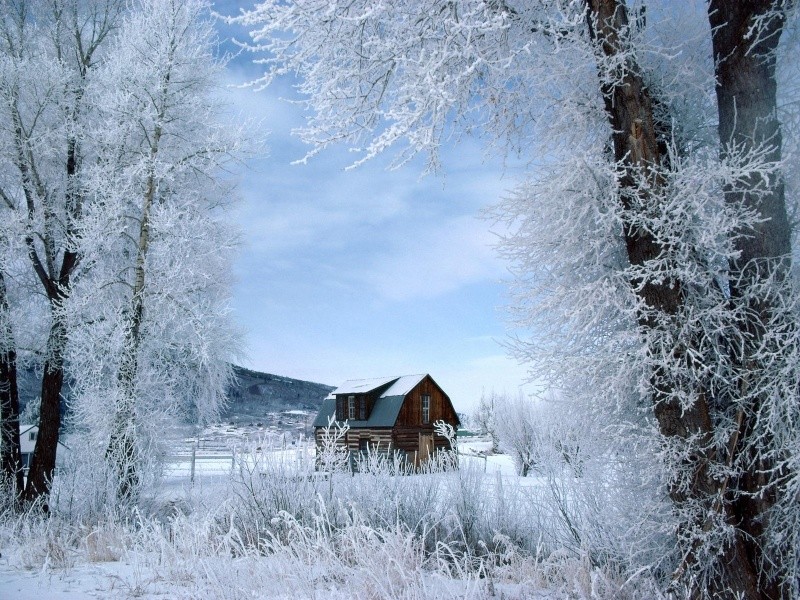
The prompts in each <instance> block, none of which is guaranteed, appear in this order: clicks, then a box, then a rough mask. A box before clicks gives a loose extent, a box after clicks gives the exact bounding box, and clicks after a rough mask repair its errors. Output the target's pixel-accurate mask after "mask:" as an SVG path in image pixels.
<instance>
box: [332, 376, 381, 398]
mask: <svg viewBox="0 0 800 600" xmlns="http://www.w3.org/2000/svg"><path fill="white" fill-rule="evenodd" d="M395 379H397V376H395V377H379V378H377V379H349V380H347V381H345V382H344V383H343V384H342V385H340V386H339V387H338V388H336V389H335V390H333V391H332V392H331V394H332V395H338V394H365V393H367V392H371V391H372V390H374V389H375V388H379V387H381V386H382V385H386V384H388V383H391V382H393V381H394V380H395Z"/></svg>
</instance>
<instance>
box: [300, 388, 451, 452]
mask: <svg viewBox="0 0 800 600" xmlns="http://www.w3.org/2000/svg"><path fill="white" fill-rule="evenodd" d="M331 418H332V419H333V421H335V422H338V423H339V424H341V423H344V422H347V424H348V425H349V427H350V428H349V430H348V432H347V436H346V439H345V441H344V443H345V444H346V445H347V448H348V450H349V451H350V454H351V456H355V455H356V453H357V452H362V453H363V452H366V451H367V449H371V450H373V451H378V452H386V453H390V452H397V453H399V454H400V456H401V458H405V459H406V460H407V461H408V462H409V463H410V464H413V465H415V466H419V465H421V464H422V463H423V462H425V461H426V460H427V459H428V457H429V456H430V455H431V454H432V453H433V452H435V451H437V450H442V449H449V447H450V445H449V442H448V440H447V438H445V437H443V436H441V435H438V434H436V432H435V431H434V425H433V424H434V423H435V422H437V421H444V422H445V423H448V424H449V425H451V426H452V427H453V429H456V428H457V427H458V425H459V422H458V416H456V411H455V409H454V408H453V403H452V402H451V401H450V397H449V396H448V395H447V394H445V393H444V391H443V390H442V388H440V387H439V385H438V384H437V383H436V382H435V381H434V380H433V377H431V376H430V375H427V374H425V375H404V376H402V377H383V378H379V379H354V380H350V381H345V382H344V383H343V384H342V385H340V386H339V387H338V388H336V389H335V390H333V392H331V394H330V395H329V396H328V397H327V398H326V399H325V400H324V401H323V403H322V407H321V408H320V411H319V413H318V414H317V418H316V419H315V420H314V436H315V439H316V443H317V446H318V447H319V446H320V444H321V436H322V435H323V433H324V428H325V427H327V426H328V423H329V420H330V419H331Z"/></svg>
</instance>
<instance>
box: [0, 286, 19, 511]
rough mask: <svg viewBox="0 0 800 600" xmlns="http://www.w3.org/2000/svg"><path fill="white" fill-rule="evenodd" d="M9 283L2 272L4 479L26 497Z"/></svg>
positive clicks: (0, 418) (0, 394)
mask: <svg viewBox="0 0 800 600" xmlns="http://www.w3.org/2000/svg"><path fill="white" fill-rule="evenodd" d="M8 312H9V307H8V300H7V296H6V283H5V278H4V277H3V273H2V271H0V427H2V432H1V433H0V445H1V446H2V449H1V450H0V455H1V456H0V468H1V469H2V471H1V472H0V473H1V474H0V477H2V478H3V479H4V480H5V481H6V482H8V483H9V484H11V486H12V493H13V494H14V495H15V497H16V496H18V495H19V494H21V493H22V487H23V478H22V454H21V453H20V444H19V391H18V388H17V352H16V349H15V344H14V336H13V333H12V331H11V324H10V323H9V322H8V316H9V315H8Z"/></svg>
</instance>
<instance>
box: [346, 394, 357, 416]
mask: <svg viewBox="0 0 800 600" xmlns="http://www.w3.org/2000/svg"><path fill="white" fill-rule="evenodd" d="M347 418H348V420H350V421H355V420H356V397H355V396H348V397H347Z"/></svg>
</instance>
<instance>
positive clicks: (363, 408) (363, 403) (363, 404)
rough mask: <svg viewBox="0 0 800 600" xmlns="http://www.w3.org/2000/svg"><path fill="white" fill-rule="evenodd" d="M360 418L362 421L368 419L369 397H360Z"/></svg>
mask: <svg viewBox="0 0 800 600" xmlns="http://www.w3.org/2000/svg"><path fill="white" fill-rule="evenodd" d="M358 418H359V419H361V420H362V421H366V420H367V397H366V396H361V398H359V399H358Z"/></svg>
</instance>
